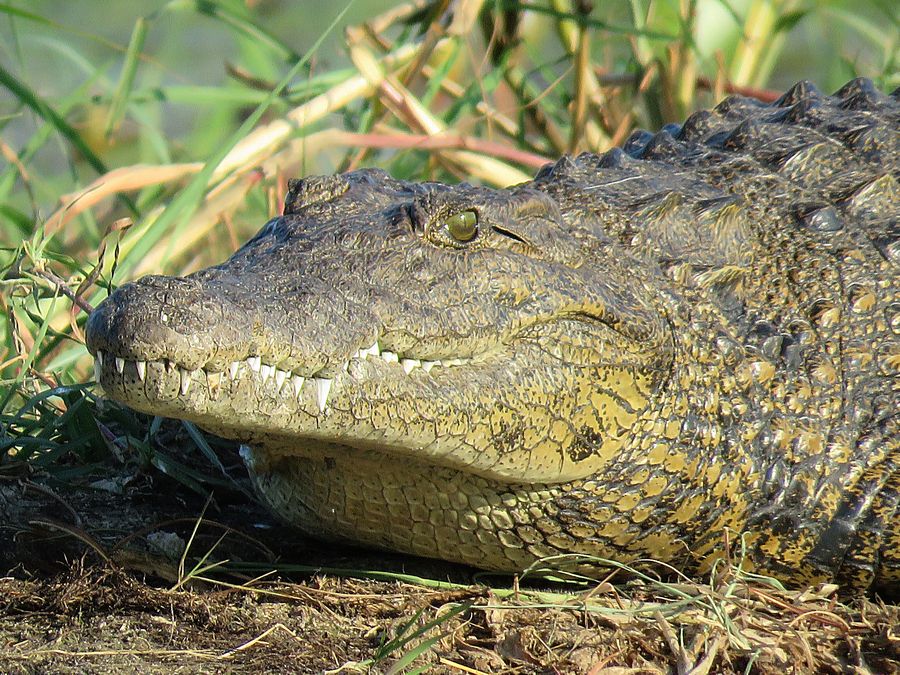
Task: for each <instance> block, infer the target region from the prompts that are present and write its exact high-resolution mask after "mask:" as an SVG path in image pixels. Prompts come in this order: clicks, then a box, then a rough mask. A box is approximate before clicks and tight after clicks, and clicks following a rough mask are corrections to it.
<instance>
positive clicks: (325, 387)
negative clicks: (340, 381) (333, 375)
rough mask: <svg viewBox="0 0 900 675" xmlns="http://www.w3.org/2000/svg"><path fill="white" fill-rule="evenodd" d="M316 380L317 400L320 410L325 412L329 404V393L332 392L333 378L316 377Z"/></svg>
mask: <svg viewBox="0 0 900 675" xmlns="http://www.w3.org/2000/svg"><path fill="white" fill-rule="evenodd" d="M315 382H316V402H317V403H318V404H319V411H320V412H325V406H326V405H327V404H328V394H329V393H330V392H331V383H332V380H329V379H327V378H323V377H317V378H315Z"/></svg>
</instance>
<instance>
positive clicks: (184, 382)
mask: <svg viewBox="0 0 900 675" xmlns="http://www.w3.org/2000/svg"><path fill="white" fill-rule="evenodd" d="M178 375H179V376H180V377H181V395H182V396H184V395H185V394H187V393H188V389H190V387H191V371H189V370H185V369H184V368H179V369H178Z"/></svg>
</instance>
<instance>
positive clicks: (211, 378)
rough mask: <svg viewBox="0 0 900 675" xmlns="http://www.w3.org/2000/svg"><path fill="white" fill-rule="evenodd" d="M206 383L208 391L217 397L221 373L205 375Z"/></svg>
mask: <svg viewBox="0 0 900 675" xmlns="http://www.w3.org/2000/svg"><path fill="white" fill-rule="evenodd" d="M206 381H207V382H208V383H209V389H210V391H211V392H212V393H213V394H214V395H218V393H219V386H220V385H221V383H222V373H207V374H206Z"/></svg>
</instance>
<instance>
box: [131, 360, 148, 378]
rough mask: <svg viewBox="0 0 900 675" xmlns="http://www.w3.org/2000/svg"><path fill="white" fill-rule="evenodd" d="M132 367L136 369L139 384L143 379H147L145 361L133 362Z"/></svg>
mask: <svg viewBox="0 0 900 675" xmlns="http://www.w3.org/2000/svg"><path fill="white" fill-rule="evenodd" d="M134 367H135V368H137V376H138V379H139V380H140V381H141V382H143V381H144V378H145V377H147V362H146V361H135V362H134Z"/></svg>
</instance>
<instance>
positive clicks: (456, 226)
mask: <svg viewBox="0 0 900 675" xmlns="http://www.w3.org/2000/svg"><path fill="white" fill-rule="evenodd" d="M444 226H445V227H446V228H447V231H448V232H449V233H450V236H451V237H453V238H454V239H456V241H460V242H466V241H472V239H474V238H475V234H476V233H477V232H478V214H476V213H475V212H474V211H460V212H459V213H454V214H453V215H452V216H450V217H449V218H445V219H444Z"/></svg>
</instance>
